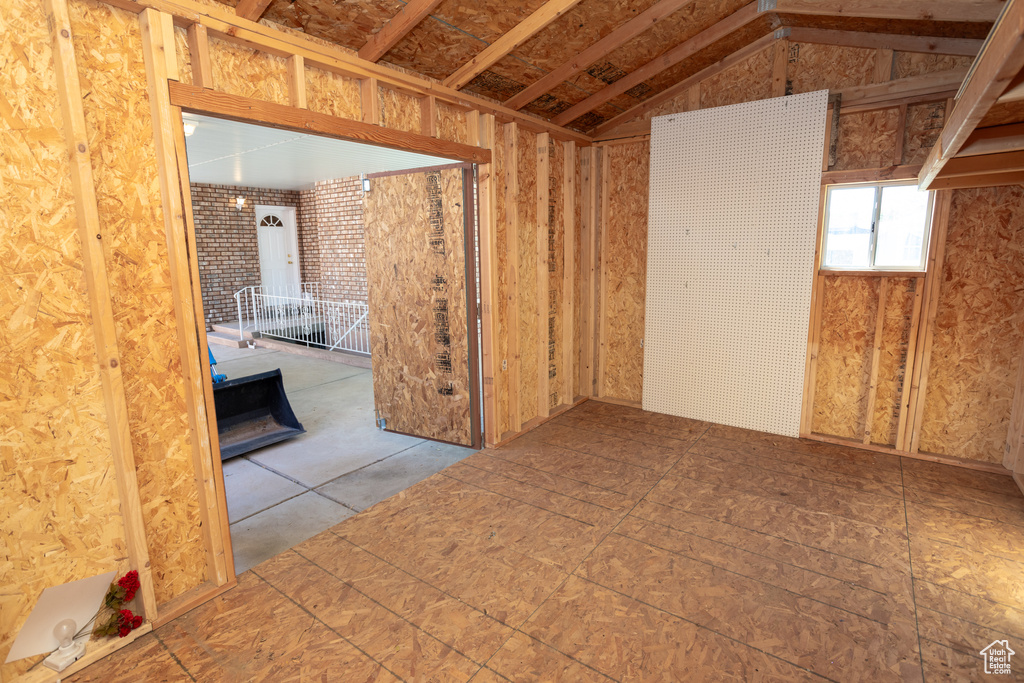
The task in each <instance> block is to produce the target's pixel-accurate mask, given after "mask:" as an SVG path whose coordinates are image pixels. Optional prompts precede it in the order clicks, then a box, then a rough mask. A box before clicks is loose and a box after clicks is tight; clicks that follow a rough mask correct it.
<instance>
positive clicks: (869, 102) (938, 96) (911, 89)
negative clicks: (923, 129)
mask: <svg viewBox="0 0 1024 683" xmlns="http://www.w3.org/2000/svg"><path fill="white" fill-rule="evenodd" d="M965 76H967V69H950V70H949V71H939V72H938V73H932V74H924V75H923V76H910V77H909V78H897V79H896V80H890V81H885V82H882V83H872V84H870V85H856V86H851V87H849V88H842V89H840V90H836V91H835V92H836V93H837V94H839V95H841V96H842V100H843V112H844V113H851V112H857V111H870V110H871V109H880V108H885V107H895V106H898V105H899V104H902V103H903V102H905V101H906V98H910V97H916V96H920V97H924V98H927V99H925V100H922V101H938V100H942V99H945V93H948V92H950V91H955V90H957V89H959V88H960V85H961V84H962V83H963V80H964V77H965Z"/></svg>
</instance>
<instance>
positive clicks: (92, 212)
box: [43, 0, 157, 621]
mask: <svg viewBox="0 0 1024 683" xmlns="http://www.w3.org/2000/svg"><path fill="white" fill-rule="evenodd" d="M43 7H44V11H45V12H46V17H47V24H48V25H49V28H50V39H51V44H52V46H53V59H54V68H55V71H56V75H57V91H58V94H59V97H60V108H61V114H62V116H63V119H64V137H65V140H66V141H67V146H68V150H69V151H70V153H71V183H72V185H73V186H74V190H75V192H74V195H75V217H76V219H77V223H78V237H79V240H80V241H81V249H82V252H81V253H82V270H83V274H84V277H85V283H86V288H87V290H88V297H89V308H90V311H91V313H92V328H93V334H94V336H95V342H96V353H97V359H96V360H97V364H98V366H99V371H100V378H101V383H102V390H103V403H104V407H105V409H106V417H107V428H108V429H109V430H110V445H111V450H112V453H111V455H112V457H113V462H114V472H115V474H116V476H117V492H118V497H119V498H120V504H121V517H122V520H123V523H124V533H125V543H126V546H127V550H128V563H129V565H130V566H131V568H132V569H135V570H137V571H138V572H139V582H140V583H141V587H140V589H139V592H140V598H141V602H142V610H141V611H142V613H143V615H145V617H146V619H148V620H149V621H153V620H154V619H156V618H157V604H156V592H155V590H154V584H153V572H152V570H151V569H150V565H149V548H148V545H147V542H146V528H145V520H144V518H143V514H142V501H141V498H140V496H139V484H138V478H137V476H136V472H135V455H134V450H133V448H132V440H131V435H130V433H129V426H128V402H127V398H126V393H125V386H124V377H123V375H122V371H121V356H120V351H119V349H118V343H117V330H116V328H115V323H114V311H113V307H112V304H111V291H110V283H109V279H108V277H107V266H106V261H105V260H104V256H103V242H102V239H103V233H102V229H101V223H100V217H99V208H98V204H97V199H96V185H95V182H94V179H93V173H92V161H91V153H90V147H89V135H88V130H87V128H86V123H85V112H84V110H83V107H82V95H81V93H82V88H81V83H80V81H79V77H78V65H77V62H76V60H75V49H74V44H73V36H72V33H71V20H70V18H69V15H68V5H67V0H44V3H43Z"/></svg>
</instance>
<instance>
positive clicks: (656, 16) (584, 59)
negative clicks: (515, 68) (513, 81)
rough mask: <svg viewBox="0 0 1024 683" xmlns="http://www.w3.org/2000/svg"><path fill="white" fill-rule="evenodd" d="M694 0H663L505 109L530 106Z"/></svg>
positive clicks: (510, 102) (594, 45) (517, 96)
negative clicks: (560, 84)
mask: <svg viewBox="0 0 1024 683" xmlns="http://www.w3.org/2000/svg"><path fill="white" fill-rule="evenodd" d="M693 1H694V0H661V2H658V3H657V4H655V5H653V6H651V7H649V8H648V9H647V10H646V11H644V12H642V13H641V14H638V15H637V16H635V17H633V18H632V19H630V20H629V21H627V22H626V23H625V24H623V25H622V26H620V27H618V28H617V29H615V30H614V31H612V32H611V33H609V34H608V35H606V36H605V37H604V38H602V39H601V40H599V41H597V42H596V43H594V44H593V45H591V46H590V47H588V48H587V49H586V50H584V51H583V52H581V53H579V54H578V55H576V56H575V57H573V58H572V59H570V60H569V61H567V62H565V63H563V64H561V65H560V66H558V67H556V68H555V69H553V70H551V71H549V72H548V73H547V75H545V76H543V77H542V78H540V79H539V80H538V81H536V82H535V83H533V84H532V85H530V87H528V88H527V89H526V90H523V91H522V92H521V93H519V94H518V95H516V96H515V97H512V98H510V99H508V100H507V101H506V102H505V106H506V107H509V108H510V109H517V110H518V109H522V108H523V107H525V106H526V105H528V104H529V103H530V102H533V101H534V100H535V99H537V98H538V97H540V96H541V95H543V94H544V93H546V92H549V91H551V90H553V89H554V88H556V87H557V86H558V84H559V83H561V82H562V81H564V80H567V79H569V78H572V77H573V76H575V75H576V74H578V73H579V72H580V71H583V70H584V69H586V68H587V67H588V66H590V65H591V64H593V63H595V62H596V61H598V60H599V59H601V58H602V57H605V56H607V55H608V54H610V53H611V52H612V51H613V50H615V49H616V48H618V47H619V46H621V45H623V44H625V43H626V42H627V41H629V40H632V39H633V38H636V37H637V36H638V35H640V34H641V33H643V32H644V31H646V30H647V29H649V28H651V27H652V26H654V25H655V24H656V23H658V22H659V21H661V20H662V19H664V18H665V17H667V16H669V15H670V14H672V13H673V12H676V11H678V10H680V9H682V8H683V7H685V6H686V5H689V4H690V3H692V2H693Z"/></svg>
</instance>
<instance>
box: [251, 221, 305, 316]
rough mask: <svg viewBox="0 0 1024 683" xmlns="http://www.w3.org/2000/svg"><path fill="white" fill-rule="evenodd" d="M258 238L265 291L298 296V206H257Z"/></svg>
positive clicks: (261, 273)
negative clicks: (296, 224) (296, 218)
mask: <svg viewBox="0 0 1024 683" xmlns="http://www.w3.org/2000/svg"><path fill="white" fill-rule="evenodd" d="M256 235H257V246H258V247H259V252H260V280H261V283H260V284H262V285H263V287H264V291H265V292H266V293H268V294H278V295H281V296H298V295H299V291H300V288H299V282H300V275H299V239H298V234H297V231H296V229H295V207H292V206H261V205H259V204H257V205H256Z"/></svg>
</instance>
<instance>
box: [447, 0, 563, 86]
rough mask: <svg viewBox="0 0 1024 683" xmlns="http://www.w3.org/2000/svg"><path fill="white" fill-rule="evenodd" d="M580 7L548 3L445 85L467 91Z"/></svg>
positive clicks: (551, 0)
mask: <svg viewBox="0 0 1024 683" xmlns="http://www.w3.org/2000/svg"><path fill="white" fill-rule="evenodd" d="M579 3H580V0H548V1H547V2H546V3H544V4H543V5H541V6H540V8H538V9H537V11H536V12H534V13H533V14H531V15H530V16H528V17H526V19H523V20H522V21H521V22H519V23H518V24H517V25H516V26H515V27H514V28H513V29H512V30H511V31H509V32H508V33H505V34H504V35H502V36H501V37H500V38H498V39H497V40H495V41H494V42H493V43H491V44H490V45H488V46H487V47H486V48H484V50H483V51H482V52H481V53H480V54H478V55H477V56H475V57H473V59H471V60H469V61H468V62H466V63H465V64H463V65H462V66H460V67H459V68H458V69H456V71H455V73H453V74H452V75H451V76H449V77H448V78H446V79H444V81H443V83H444V84H445V85H446V86H447V87H449V88H455V89H456V90H459V89H461V88H463V87H464V86H465V85H466V84H467V83H469V82H470V81H472V80H473V79H474V78H476V77H477V76H479V75H480V74H481V73H483V72H484V71H485V70H486V69H488V68H489V67H490V66H491V65H492V64H494V63H495V62H497V61H498V60H499V59H501V58H502V57H504V56H505V55H507V54H508V53H510V52H512V50H515V49H516V48H517V47H519V46H520V45H522V44H523V43H525V42H526V41H527V40H529V39H530V38H532V37H533V36H534V35H535V34H537V33H539V32H540V31H541V30H542V29H544V28H545V27H546V26H547V25H548V24H550V23H551V22H553V21H554V20H555V19H557V18H558V17H560V16H562V15H563V14H565V13H566V12H568V11H569V10H570V9H572V8H573V7H575V6H576V5H578V4H579Z"/></svg>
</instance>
